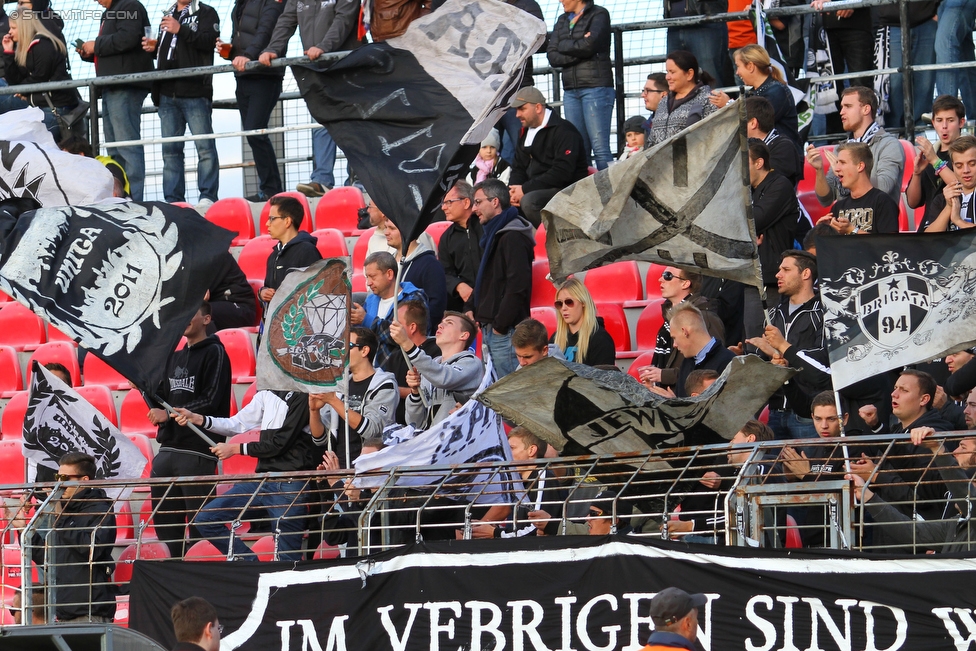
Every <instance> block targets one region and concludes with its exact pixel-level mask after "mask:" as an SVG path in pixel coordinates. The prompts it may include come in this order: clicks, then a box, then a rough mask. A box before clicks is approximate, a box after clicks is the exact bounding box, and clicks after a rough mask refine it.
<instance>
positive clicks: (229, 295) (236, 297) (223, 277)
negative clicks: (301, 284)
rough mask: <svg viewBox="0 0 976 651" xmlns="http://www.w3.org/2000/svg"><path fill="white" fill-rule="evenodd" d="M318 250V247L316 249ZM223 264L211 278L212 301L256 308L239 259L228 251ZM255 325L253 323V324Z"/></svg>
mask: <svg viewBox="0 0 976 651" xmlns="http://www.w3.org/2000/svg"><path fill="white" fill-rule="evenodd" d="M316 250H318V249H316ZM219 262H220V264H221V266H220V268H219V269H215V270H214V273H213V275H212V276H211V278H210V285H209V287H208V289H209V290H210V298H209V299H208V300H209V301H210V302H211V303H216V302H219V301H227V302H229V303H237V304H239V305H241V306H243V307H245V308H250V309H251V310H253V309H254V290H252V289H251V286H250V285H249V284H248V282H247V276H245V275H244V272H243V271H242V270H241V266H240V265H239V264H237V260H235V259H234V256H233V255H231V254H230V252H229V251H228V252H227V253H226V255H223V256H221V257H220V260H219ZM252 325H253V324H252Z"/></svg>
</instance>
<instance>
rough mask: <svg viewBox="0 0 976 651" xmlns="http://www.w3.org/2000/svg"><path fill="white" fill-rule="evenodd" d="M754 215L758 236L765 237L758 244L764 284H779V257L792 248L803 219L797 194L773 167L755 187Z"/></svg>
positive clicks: (753, 192)
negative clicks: (794, 231)
mask: <svg viewBox="0 0 976 651" xmlns="http://www.w3.org/2000/svg"><path fill="white" fill-rule="evenodd" d="M752 218H753V220H754V221H755V223H756V235H761V236H762V238H763V239H762V244H760V245H759V265H760V266H761V267H762V279H763V283H764V284H765V285H766V286H767V287H770V286H772V287H776V273H777V272H778V271H779V263H780V256H781V255H782V253H783V251H787V250H789V249H791V248H793V228H794V226H796V220H797V219H799V218H800V208H799V204H798V203H797V200H796V194H795V193H794V192H793V186H792V185H791V184H790V182H789V180H787V178H786V177H785V176H783V175H782V174H780V173H779V172H777V171H775V170H773V171H772V172H770V173H769V174H767V175H766V178H765V179H763V180H762V182H761V183H760V184H759V185H757V186H756V187H755V188H753V189H752Z"/></svg>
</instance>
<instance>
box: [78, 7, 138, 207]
mask: <svg viewBox="0 0 976 651" xmlns="http://www.w3.org/2000/svg"><path fill="white" fill-rule="evenodd" d="M98 3H99V4H100V5H102V6H103V7H105V11H104V12H103V13H102V18H101V27H100V28H99V30H98V36H97V37H96V38H95V40H94V41H88V42H86V43H83V44H82V45H81V47H80V48H78V54H79V55H80V56H81V58H82V60H84V61H91V62H94V64H95V76H96V77H106V76H109V75H127V74H132V73H137V72H148V71H150V70H152V69H153V64H152V57H151V56H150V55H149V54H148V53H147V52H145V51H143V49H142V38H143V36H144V35H145V28H146V27H149V15H148V14H147V13H146V8H145V7H144V6H143V5H142V3H141V2H139V1H138V0H98ZM148 93H149V84H148V82H143V83H139V82H136V83H132V84H117V85H116V84H113V85H112V86H107V87H105V88H104V89H103V90H102V118H103V119H102V126H103V128H104V129H105V141H106V142H107V143H112V142H117V141H121V140H139V139H140V138H141V135H140V134H141V129H142V102H143V101H144V100H145V99H146V95H147V94H148ZM108 155H109V156H111V157H112V158H114V159H115V160H117V161H118V162H119V163H121V165H122V168H123V169H125V174H126V176H127V177H128V178H129V196H131V197H132V199H133V200H135V201H142V188H143V185H144V184H145V180H146V157H145V153H144V152H143V149H142V146H141V145H137V146H134V147H109V148H108Z"/></svg>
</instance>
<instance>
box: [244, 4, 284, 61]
mask: <svg viewBox="0 0 976 651" xmlns="http://www.w3.org/2000/svg"><path fill="white" fill-rule="evenodd" d="M284 11H285V3H284V1H283V0H237V2H235V3H234V12H233V13H232V14H231V22H232V23H233V31H232V36H231V46H232V47H231V50H230V56H231V59H233V58H234V57H240V56H243V57H247V58H248V59H250V60H251V61H257V60H258V57H259V56H261V52H263V51H264V50H265V48H267V47H268V43H270V42H271V34H273V33H274V28H275V24H276V23H277V22H278V16H280V15H281V14H282V13H283V12H284ZM234 74H235V75H237V76H241V75H265V76H269V77H284V76H285V69H284V68H266V67H264V66H261V67H259V68H258V69H257V70H248V71H247V72H235V73H234Z"/></svg>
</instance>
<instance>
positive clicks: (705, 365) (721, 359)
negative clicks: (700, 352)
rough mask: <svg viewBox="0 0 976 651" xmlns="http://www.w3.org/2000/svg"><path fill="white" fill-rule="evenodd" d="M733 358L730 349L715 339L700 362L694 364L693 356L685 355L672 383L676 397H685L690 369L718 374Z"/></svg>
mask: <svg viewBox="0 0 976 651" xmlns="http://www.w3.org/2000/svg"><path fill="white" fill-rule="evenodd" d="M733 359H735V355H733V354H732V351H731V350H729V349H728V348H726V347H725V346H723V345H722V342H721V340H719V339H716V340H715V343H714V344H712V347H711V349H710V350H709V351H708V352H707V353H705V357H704V359H702V361H701V363H698V364H696V363H695V358H694V357H685V358H684V359H683V360H681V366H680V367H679V368H678V381H677V383H676V384H675V385H674V393H675V395H676V396H678V397H681V398H683V397H686V396H687V395H688V393H687V392H686V391H685V381H687V379H688V376H689V375H691V372H692V371H698V370H702V369H709V370H712V371H715V372H716V373H718V374H719V375H721V374H722V371H724V370H725V367H726V366H728V365H729V364H730V363H731V362H732V360H733Z"/></svg>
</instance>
